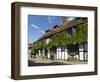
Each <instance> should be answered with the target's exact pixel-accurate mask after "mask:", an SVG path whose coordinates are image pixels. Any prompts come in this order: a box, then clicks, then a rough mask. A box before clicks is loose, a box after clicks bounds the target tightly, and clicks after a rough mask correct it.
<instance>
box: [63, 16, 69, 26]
mask: <svg viewBox="0 0 100 82" xmlns="http://www.w3.org/2000/svg"><path fill="white" fill-rule="evenodd" d="M61 18H62V22H63V26H67V24H68V20H67V19H66V17H64V16H61Z"/></svg>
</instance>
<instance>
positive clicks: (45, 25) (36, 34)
mask: <svg viewBox="0 0 100 82" xmlns="http://www.w3.org/2000/svg"><path fill="white" fill-rule="evenodd" d="M61 24H62V19H61V17H60V16H38V15H29V16H28V43H33V42H35V41H36V40H38V39H39V38H40V37H41V36H43V34H44V33H45V31H46V30H47V29H53V26H55V25H61Z"/></svg>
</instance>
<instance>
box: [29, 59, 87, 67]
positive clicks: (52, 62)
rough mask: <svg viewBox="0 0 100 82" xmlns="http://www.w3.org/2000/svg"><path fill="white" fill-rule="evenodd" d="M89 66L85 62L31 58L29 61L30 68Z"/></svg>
mask: <svg viewBox="0 0 100 82" xmlns="http://www.w3.org/2000/svg"><path fill="white" fill-rule="evenodd" d="M75 64H87V62H85V61H67V60H50V59H46V58H41V57H39V58H33V59H32V58H31V59H29V60H28V65H29V66H46V65H75Z"/></svg>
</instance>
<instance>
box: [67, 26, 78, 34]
mask: <svg viewBox="0 0 100 82" xmlns="http://www.w3.org/2000/svg"><path fill="white" fill-rule="evenodd" d="M68 34H69V36H72V35H74V34H76V27H72V28H69V29H68Z"/></svg>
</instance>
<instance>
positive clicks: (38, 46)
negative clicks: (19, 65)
mask: <svg viewBox="0 0 100 82" xmlns="http://www.w3.org/2000/svg"><path fill="white" fill-rule="evenodd" d="M62 21H63V24H62V25H61V26H58V25H55V26H54V27H53V30H51V29H48V30H46V31H45V34H44V35H43V36H42V37H40V38H39V39H38V40H37V41H36V42H34V43H33V47H32V49H31V50H32V55H36V56H37V57H46V58H48V59H52V60H68V58H69V57H73V58H77V59H79V60H82V61H88V46H87V44H88V42H87V34H88V33H87V26H88V25H87V22H88V21H87V18H82V17H78V18H74V19H73V20H70V21H68V20H67V19H66V18H65V17H62Z"/></svg>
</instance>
